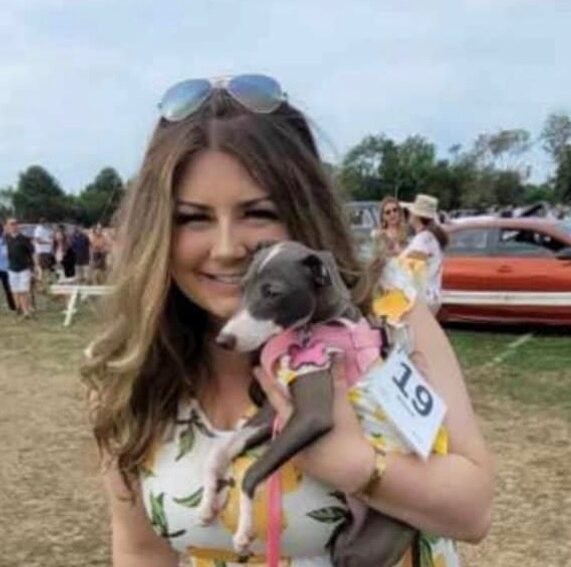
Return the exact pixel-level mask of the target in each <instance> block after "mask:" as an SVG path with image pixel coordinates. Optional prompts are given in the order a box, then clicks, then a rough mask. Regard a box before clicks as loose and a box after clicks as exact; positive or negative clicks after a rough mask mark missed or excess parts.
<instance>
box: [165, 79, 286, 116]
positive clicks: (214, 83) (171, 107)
mask: <svg viewBox="0 0 571 567" xmlns="http://www.w3.org/2000/svg"><path fill="white" fill-rule="evenodd" d="M216 90H224V91H226V92H227V93H228V94H229V95H230V96H231V97H232V98H233V99H234V100H236V101H237V102H239V103H240V104H241V105H242V106H244V107H246V108H247V109H248V110H250V111H252V112H257V113H261V114H269V113H270V112H273V111H274V110H276V109H277V108H278V107H279V106H280V105H281V104H282V102H284V101H285V100H287V95H286V93H285V92H284V91H283V90H282V88H281V86H280V84H279V83H278V82H277V81H276V80H275V79H272V78H271V77H267V76H266V75H236V76H235V77H217V78H213V79H189V80H187V81H182V82H181V83H177V84H176V85H173V86H172V87H170V88H169V89H168V90H167V92H166V93H165V94H164V95H163V98H162V100H161V102H160V103H159V110H160V113H161V116H162V117H163V118H164V119H165V120H168V121H169V122H179V121H181V120H184V119H185V118H186V117H187V116H190V115H191V114H192V113H194V112H196V111H197V110H198V109H199V108H200V107H201V106H202V105H203V104H204V102H205V101H206V100H208V98H209V97H210V95H211V94H212V93H213V92H214V91H216Z"/></svg>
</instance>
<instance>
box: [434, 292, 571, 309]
mask: <svg viewBox="0 0 571 567" xmlns="http://www.w3.org/2000/svg"><path fill="white" fill-rule="evenodd" d="M442 304H443V305H482V306H483V305H488V306H490V307H493V306H496V305H508V306H511V305H513V306H518V305H522V306H523V305H526V306H533V307H536V306H537V307H571V291H560V292H543V291H538V292H529V291H455V290H443V291H442Z"/></svg>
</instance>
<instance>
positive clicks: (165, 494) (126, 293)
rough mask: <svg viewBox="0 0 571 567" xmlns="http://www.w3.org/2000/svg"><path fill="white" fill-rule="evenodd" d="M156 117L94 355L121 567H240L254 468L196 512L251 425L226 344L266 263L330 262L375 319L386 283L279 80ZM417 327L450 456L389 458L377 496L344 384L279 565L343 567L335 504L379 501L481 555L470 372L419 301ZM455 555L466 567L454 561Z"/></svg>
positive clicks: (289, 491)
mask: <svg viewBox="0 0 571 567" xmlns="http://www.w3.org/2000/svg"><path fill="white" fill-rule="evenodd" d="M160 108H161V113H162V117H161V119H160V121H159V123H158V125H157V127H156V129H155V132H154V135H153V137H152V139H151V142H150V145H149V148H148V150H147V154H146V156H145V158H144V160H143V165H142V168H141V171H140V173H139V175H138V177H137V180H136V182H135V183H134V184H133V186H132V188H131V189H130V190H129V192H128V194H127V196H126V199H125V202H124V203H123V208H122V213H121V215H120V223H119V229H118V230H119V233H118V235H117V241H118V246H117V253H118V258H117V262H116V266H117V267H116V270H115V271H114V274H113V275H112V278H111V283H113V284H114V285H115V288H114V289H115V292H114V294H113V295H112V296H111V297H110V298H109V304H108V306H107V310H106V315H107V321H106V325H105V328H104V329H105V330H104V331H103V333H102V334H101V335H100V336H99V338H98V339H97V340H96V341H94V343H92V344H91V345H90V347H89V349H88V352H89V360H88V361H87V363H86V365H85V367H84V371H83V372H84V376H85V377H86V379H87V383H88V385H89V386H90V391H91V400H92V416H93V420H94V432H95V436H96V439H97V441H98V443H99V446H100V448H101V450H102V454H103V456H104V461H105V464H106V466H105V467H104V476H105V485H106V490H107V494H108V498H109V502H110V508H111V516H112V531H113V558H114V566H115V567H130V566H137V567H151V566H152V567H175V566H176V565H179V564H187V563H184V562H185V561H186V562H188V564H190V565H193V566H195V567H196V566H210V567H214V566H215V565H221V564H224V565H227V566H228V567H231V566H234V565H235V564H236V563H235V562H236V561H237V559H238V558H237V557H236V556H235V555H234V554H233V552H232V539H231V536H232V532H233V529H234V528H235V526H236V521H237V516H236V514H237V505H236V502H237V490H236V488H235V487H236V485H237V484H238V483H239V482H240V479H241V478H242V475H243V473H244V470H245V469H246V468H247V466H248V465H249V464H250V463H251V462H252V459H253V456H252V455H251V454H250V453H247V454H245V455H243V456H241V457H240V458H238V459H236V460H235V461H234V462H233V463H232V466H231V468H232V470H231V471H230V478H229V479H228V481H227V482H224V483H223V484H224V486H221V490H223V491H225V492H226V494H227V496H226V504H225V505H224V507H223V509H222V510H221V511H220V516H219V520H218V521H217V522H216V523H215V524H213V525H211V526H207V527H204V526H200V525H199V522H198V515H197V506H198V503H199V502H200V494H201V481H202V480H201V479H202V478H203V474H204V470H203V467H204V462H205V460H206V456H207V455H208V454H209V452H210V451H211V450H212V448H213V446H214V444H215V443H219V442H221V441H222V440H223V439H224V437H225V436H227V435H229V432H231V431H233V430H235V428H236V427H238V426H239V424H240V423H241V422H242V419H243V417H244V416H245V415H248V414H249V413H250V412H251V411H252V402H251V401H250V391H251V389H252V388H253V387H254V386H255V385H256V382H255V380H254V372H255V368H254V366H253V360H252V358H251V357H250V356H246V355H243V354H240V353H235V352H229V351H225V350H223V349H221V348H220V347H218V346H217V345H216V344H215V342H214V340H213V339H214V337H215V336H216V333H217V330H219V329H220V327H221V325H222V324H223V323H224V321H226V320H227V319H228V318H229V317H230V316H231V315H232V314H233V313H234V312H235V310H236V308H237V306H238V303H239V300H240V294H241V292H240V281H241V278H242V276H243V275H244V273H245V271H246V269H247V267H248V264H249V262H250V260H251V257H252V253H253V250H255V248H256V246H257V245H258V244H259V243H260V242H262V241H267V240H280V239H286V238H290V239H294V240H299V241H301V242H303V243H305V244H306V245H308V246H310V247H313V248H317V249H329V250H331V251H332V252H333V253H334V254H335V257H336V260H337V262H338V265H339V267H340V270H341V272H342V274H343V277H344V278H345V280H346V282H347V284H348V286H349V287H350V288H351V291H352V294H353V297H354V300H355V303H356V304H358V305H359V306H360V307H361V308H362V309H363V311H364V312H365V313H367V312H368V311H369V309H370V290H371V287H372V286H371V285H370V284H369V282H368V281H367V278H365V277H364V276H363V274H362V273H361V272H360V265H359V263H358V260H357V259H356V256H355V251H354V250H353V247H352V241H351V235H350V233H349V232H348V228H347V226H346V224H345V221H344V214H343V209H342V206H341V205H340V203H339V202H338V200H337V198H336V197H335V192H334V191H333V190H332V187H331V185H330V179H329V178H328V176H327V175H326V174H325V172H324V169H323V168H322V163H321V161H320V159H319V156H318V153H317V149H316V145H315V143H314V139H313V137H312V134H311V132H310V130H309V128H308V125H307V122H306V120H305V118H304V117H303V116H302V115H301V113H300V112H298V111H297V110H296V109H294V108H293V107H292V106H290V105H289V104H288V103H287V102H286V100H285V95H283V94H282V91H281V88H280V86H279V84H277V82H276V81H274V80H273V79H270V78H268V77H263V76H238V77H233V78H231V79H225V80H220V81H211V80H192V81H186V82H184V83H180V84H178V85H175V86H174V87H172V88H171V89H169V90H168V91H167V93H166V94H165V96H164V97H163V101H162V103H161V106H160ZM309 218H310V219H311V222H307V220H308V219H309ZM410 324H411V325H412V326H413V327H414V328H415V331H416V336H417V339H418V343H417V349H418V358H419V359H420V358H421V357H423V356H424V358H423V360H419V362H421V363H422V365H423V367H424V368H425V370H426V375H427V376H428V377H429V379H430V380H432V382H433V385H434V387H435V389H437V390H438V391H439V393H440V395H441V396H442V397H443V398H444V399H445V400H446V403H447V405H448V407H449V412H448V416H447V426H448V428H449V431H450V449H451V454H450V455H449V456H446V457H439V458H431V459H429V461H428V462H426V463H424V462H422V461H421V460H420V459H416V458H413V457H410V456H403V455H390V456H389V457H387V461H386V463H383V467H384V465H385V464H386V472H385V473H384V474H383V478H382V482H376V481H375V479H376V478H377V476H378V474H379V468H378V465H379V463H378V459H377V455H376V452H375V451H374V450H373V448H372V447H371V446H370V445H369V444H368V443H367V442H366V440H365V438H364V436H363V433H362V431H361V429H360V426H359V424H358V421H357V419H356V417H355V415H354V413H353V411H352V409H351V406H350V405H349V403H348V400H347V393H346V390H345V387H344V381H343V377H342V376H339V375H338V374H339V372H335V376H336V380H335V392H336V394H335V424H336V425H335V428H334V430H333V431H332V432H331V433H330V434H328V435H327V436H326V437H325V438H323V439H322V440H320V441H319V442H318V443H316V444H315V445H313V446H312V447H311V448H309V449H307V450H305V451H304V452H303V454H302V455H301V456H299V457H298V458H296V460H295V464H288V465H287V466H285V467H284V468H283V469H282V471H281V473H280V475H281V479H282V492H283V523H282V528H283V531H282V555H283V556H284V562H283V565H286V564H287V565H290V566H291V567H301V566H304V567H317V566H324V567H325V566H329V565H331V562H330V560H329V555H328V552H327V549H326V546H327V542H328V540H329V539H330V538H331V537H332V536H333V533H334V530H335V528H336V527H337V526H338V524H339V521H340V520H342V519H343V517H344V515H343V513H340V515H339V514H338V515H337V517H335V518H331V514H330V513H329V512H328V510H329V511H331V510H336V511H339V510H341V511H342V510H343V508H342V507H341V505H340V503H339V500H338V498H337V497H336V496H335V489H337V490H340V491H342V492H345V493H355V492H360V491H361V489H362V488H363V487H365V486H367V488H368V489H369V490H368V492H369V494H370V496H369V497H367V502H368V503H369V505H371V506H374V507H375V508H377V509H379V510H381V511H382V512H385V513H388V514H390V515H393V516H395V517H397V518H400V519H401V520H403V521H406V522H408V523H410V524H412V525H414V526H417V527H418V528H420V529H422V530H426V531H428V532H430V533H432V534H438V535H442V536H449V537H453V538H458V539H463V540H471V541H477V540H479V539H481V538H482V537H483V536H484V534H485V532H486V530H487V528H488V524H489V510H490V502H491V495H492V492H493V474H492V465H491V460H490V457H489V454H488V452H487V450H486V448H485V445H484V442H483V440H482V437H481V435H480V433H479V431H478V428H477V425H476V422H475V418H474V415H473V412H472V409H471V406H470V401H469V398H468V395H467V393H466V389H465V386H464V382H463V379H462V376H461V373H460V370H459V368H458V365H457V363H456V360H455V358H454V355H453V353H452V350H451V348H450V345H449V344H448V342H447V340H446V338H445V336H444V335H443V333H442V332H441V331H440V329H439V327H438V325H437V324H436V323H435V322H434V320H433V318H432V317H431V315H430V313H429V312H428V311H427V310H426V308H425V307H423V306H422V305H421V304H418V305H417V306H415V308H413V309H412V310H411V313H410ZM433 352H434V353H436V355H437V356H433V354H432V353H433ZM258 381H259V384H260V385H261V386H262V388H263V389H264V391H265V394H266V395H267V396H268V398H269V400H270V401H271V403H272V404H273V405H274V406H275V408H276V410H277V411H278V413H279V414H280V416H281V417H282V418H283V419H284V420H286V419H287V417H288V415H289V413H290V412H291V407H290V406H289V402H288V400H287V399H285V398H284V397H283V396H282V394H281V391H280V390H279V389H278V388H276V386H275V385H274V384H273V382H272V381H271V380H268V379H267V378H266V377H264V376H263V375H259V373H258ZM338 455H343V456H344V458H342V459H340V458H338ZM266 500H267V495H266V493H265V492H264V491H263V490H261V491H260V493H259V494H258V495H257V497H256V502H255V504H254V514H255V519H256V522H255V526H256V539H255V541H254V542H253V544H252V548H253V550H254V554H255V555H254V556H253V557H250V558H249V560H248V561H249V564H258V565H264V564H265V558H264V553H265V542H264V538H265V533H264V527H265V524H266V523H267V518H266V516H265V514H266V511H267V508H266ZM153 528H154V529H153ZM157 533H158V534H159V535H160V536H161V537H157ZM434 539H435V540H436V539H438V538H434ZM446 541H448V540H446ZM449 552H450V558H451V559H450V562H449V564H450V565H453V564H454V561H455V557H454V551H453V549H452V547H451V546H450V547H449ZM406 561H408V559H407V560H406ZM225 562H226V563H225ZM401 564H402V565H405V563H401Z"/></svg>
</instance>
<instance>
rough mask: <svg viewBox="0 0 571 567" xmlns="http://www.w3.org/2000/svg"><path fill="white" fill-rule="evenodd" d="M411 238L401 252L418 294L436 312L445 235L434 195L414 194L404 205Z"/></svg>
mask: <svg viewBox="0 0 571 567" xmlns="http://www.w3.org/2000/svg"><path fill="white" fill-rule="evenodd" d="M408 210H409V212H410V220H409V222H410V225H411V226H412V228H413V230H414V233H415V235H414V238H413V239H412V240H411V241H410V243H409V244H408V246H407V247H406V248H405V250H404V251H403V252H402V255H401V258H402V259H404V260H405V261H407V262H408V264H409V267H410V268H411V271H412V272H413V273H414V275H415V276H416V278H415V279H416V281H417V282H418V286H419V291H420V292H421V297H422V298H423V299H424V301H425V302H426V304H427V305H428V306H429V307H430V310H431V311H432V312H433V313H434V314H436V313H437V312H438V310H439V309H440V303H441V290H442V263H443V261H444V249H445V248H446V246H447V244H448V235H447V234H446V232H445V231H444V229H443V228H442V227H441V226H440V225H439V224H438V221H437V218H438V216H437V215H438V199H436V198H434V197H431V196H430V195H422V194H420V195H417V196H416V199H415V201H414V203H412V204H411V205H409V206H408Z"/></svg>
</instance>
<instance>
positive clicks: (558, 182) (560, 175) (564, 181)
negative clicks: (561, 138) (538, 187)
mask: <svg viewBox="0 0 571 567" xmlns="http://www.w3.org/2000/svg"><path fill="white" fill-rule="evenodd" d="M553 185H554V193H555V199H556V200H557V201H558V202H560V203H571V145H567V146H565V150H564V151H563V152H562V153H561V154H560V156H559V163H558V165H557V170H556V172H555V178H554V180H553Z"/></svg>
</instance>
